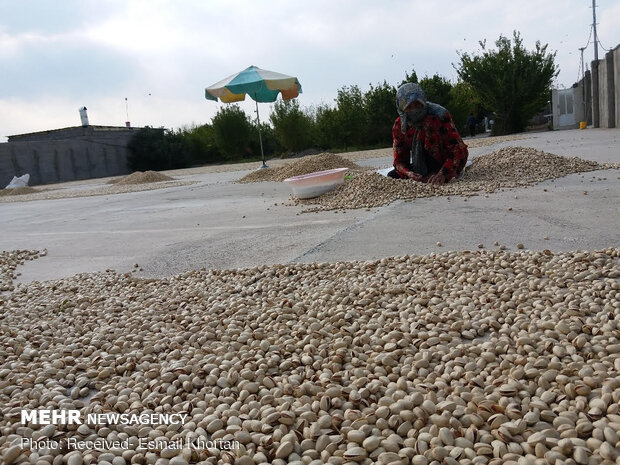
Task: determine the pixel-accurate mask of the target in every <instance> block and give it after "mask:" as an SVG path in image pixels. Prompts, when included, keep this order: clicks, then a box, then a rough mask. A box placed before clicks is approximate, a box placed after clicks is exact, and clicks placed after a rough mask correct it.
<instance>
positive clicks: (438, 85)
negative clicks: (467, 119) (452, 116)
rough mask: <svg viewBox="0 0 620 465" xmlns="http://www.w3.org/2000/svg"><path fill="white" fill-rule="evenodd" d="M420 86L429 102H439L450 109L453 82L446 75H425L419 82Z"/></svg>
mask: <svg viewBox="0 0 620 465" xmlns="http://www.w3.org/2000/svg"><path fill="white" fill-rule="evenodd" d="M419 84H420V87H421V88H422V90H423V91H424V94H425V95H426V99H427V100H428V101H429V102H433V103H437V104H439V105H441V106H442V107H445V108H447V109H448V111H449V110H450V103H451V100H450V90H451V89H452V84H451V83H450V81H448V80H447V79H446V78H445V77H443V76H440V75H439V74H434V75H433V77H428V76H426V77H424V78H422V79H421V80H420V82H419Z"/></svg>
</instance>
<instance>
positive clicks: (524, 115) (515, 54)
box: [455, 31, 559, 134]
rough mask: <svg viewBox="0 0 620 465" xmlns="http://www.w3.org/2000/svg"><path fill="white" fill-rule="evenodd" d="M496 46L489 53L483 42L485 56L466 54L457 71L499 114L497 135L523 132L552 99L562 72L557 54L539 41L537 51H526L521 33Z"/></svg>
mask: <svg viewBox="0 0 620 465" xmlns="http://www.w3.org/2000/svg"><path fill="white" fill-rule="evenodd" d="M495 45H496V47H497V50H488V49H487V48H486V43H485V42H484V41H481V42H480V46H481V48H482V51H481V54H479V55H471V56H470V55H469V54H467V53H464V54H462V55H461V56H460V58H461V61H460V64H459V67H458V68H456V67H455V68H456V70H457V72H458V74H459V77H460V78H461V79H462V80H463V81H464V82H466V83H467V84H469V85H470V86H471V87H472V89H473V90H474V92H475V93H476V94H477V95H478V97H479V99H480V102H481V103H482V104H483V105H484V106H485V107H487V108H489V109H491V110H493V111H494V112H495V118H494V120H495V123H494V125H493V133H494V134H511V133H515V132H520V131H523V130H524V128H525V126H526V124H527V122H528V120H529V119H530V118H531V117H532V116H534V114H536V112H537V111H538V110H539V109H540V108H541V107H543V106H544V105H545V103H546V102H547V100H548V98H549V93H550V92H551V83H552V81H553V79H554V78H555V77H556V76H557V74H558V72H559V70H558V68H557V67H556V65H555V56H556V54H555V52H554V53H547V45H541V44H540V42H538V41H537V42H536V48H535V50H533V51H528V50H526V49H525V47H524V46H523V40H522V39H521V35H520V34H519V33H518V32H517V31H514V33H513V39H512V41H511V40H510V39H508V38H506V37H504V36H500V38H499V39H498V40H497V41H496V42H495Z"/></svg>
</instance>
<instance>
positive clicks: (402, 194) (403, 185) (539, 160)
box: [293, 147, 618, 211]
mask: <svg viewBox="0 0 620 465" xmlns="http://www.w3.org/2000/svg"><path fill="white" fill-rule="evenodd" d="M608 168H618V165H613V164H600V163H596V162H594V161H589V160H583V159H581V158H577V157H572V158H568V157H562V156H560V155H554V154H551V153H547V152H543V151H539V150H536V149H532V148H527V147H505V148H502V149H499V150H496V151H494V152H491V153H488V154H485V155H481V156H479V157H476V158H474V159H473V160H472V165H471V166H470V167H469V168H467V169H466V170H465V174H464V176H463V177H462V178H460V179H454V180H452V181H451V182H450V183H448V184H444V185H441V186H433V185H430V184H425V183H420V182H416V181H412V180H409V179H392V178H388V177H385V176H382V175H379V174H377V173H368V172H361V173H354V177H353V179H351V180H348V181H345V183H344V185H342V186H340V187H338V188H337V189H335V190H333V191H330V192H328V193H326V194H324V195H322V196H320V197H316V198H313V199H304V200H300V199H294V201H293V202H294V203H295V204H298V205H308V206H311V208H309V209H308V210H306V211H318V210H335V209H353V208H371V207H379V206H382V205H387V204H390V203H392V202H394V201H395V200H399V199H405V200H407V199H415V198H421V197H435V196H472V195H478V194H479V193H480V192H487V193H490V192H495V191H497V190H498V189H509V188H516V187H525V186H531V185H533V184H536V183H539V182H541V181H545V180H549V179H557V178H560V177H563V176H566V175H568V174H573V173H582V172H586V171H594V170H600V169H608Z"/></svg>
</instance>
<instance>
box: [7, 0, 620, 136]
mask: <svg viewBox="0 0 620 465" xmlns="http://www.w3.org/2000/svg"><path fill="white" fill-rule="evenodd" d="M600 3H601V5H600V7H599V11H600V14H599V23H600V25H599V35H600V38H601V42H602V43H603V45H605V46H606V47H614V46H616V45H617V44H618V43H619V42H620V36H619V35H618V34H619V32H618V31H619V29H618V28H617V24H618V23H620V3H618V2H615V3H614V4H612V5H611V6H609V5H606V3H607V2H600ZM16 4H17V2H16V3H11V2H8V3H0V59H2V60H3V80H4V83H3V84H4V85H3V86H2V88H0V103H1V104H2V111H0V136H2V135H6V134H12V133H20V132H27V131H32V130H43V129H50V128H55V127H61V126H63V125H73V124H78V123H79V120H78V115H77V108H79V107H80V106H82V105H86V106H87V107H88V108H89V110H91V115H92V118H91V120H92V122H93V124H103V125H105V124H111V125H116V124H119V125H122V124H123V123H124V121H125V119H126V116H125V107H124V103H125V101H124V98H125V97H127V98H128V99H129V112H130V119H131V121H132V124H134V125H136V126H139V125H144V124H149V125H152V126H161V125H163V126H167V127H179V126H182V125H185V124H190V123H191V122H192V121H194V122H196V123H202V122H208V121H209V120H210V118H211V116H213V114H215V112H216V111H217V108H218V107H219V105H220V104H216V103H214V102H210V101H206V100H205V99H204V88H205V87H206V86H208V85H210V84H213V83H214V82H217V81H218V80H220V79H222V78H223V77H225V76H227V75H229V74H232V73H234V72H237V71H240V70H242V69H243V68H245V67H247V66H249V65H251V64H254V65H257V66H260V67H263V68H266V69H272V70H274V71H279V72H282V73H286V74H293V75H296V76H297V77H298V78H299V80H300V81H301V83H302V86H303V89H304V92H303V94H302V95H301V96H300V103H301V104H302V106H310V105H316V104H319V103H327V104H332V103H333V99H334V98H335V96H336V92H337V90H338V89H339V88H341V87H342V86H345V85H359V86H360V87H361V88H362V89H363V90H364V89H367V88H368V84H369V83H373V84H376V83H381V82H383V81H384V80H386V81H387V82H388V83H390V84H394V85H396V84H398V83H399V82H400V81H401V80H402V79H403V78H404V75H405V72H410V71H411V69H412V67H415V70H416V71H417V73H418V75H419V76H420V77H422V76H424V75H425V74H428V75H433V74H435V73H438V74H440V75H443V76H445V77H448V78H450V79H455V78H456V72H455V70H454V69H453V67H452V63H458V61H459V57H458V53H457V51H464V52H470V53H471V52H476V51H478V50H479V46H478V41H479V40H481V39H487V44H488V45H490V46H493V43H494V41H495V40H496V39H497V38H498V37H499V35H500V34H503V35H505V36H508V37H512V31H513V30H518V31H520V32H521V33H522V37H523V39H524V44H525V46H526V47H528V48H531V47H533V46H534V43H535V42H536V40H540V41H541V42H542V43H543V44H544V43H547V44H549V50H550V51H555V50H557V64H558V65H559V66H560V69H561V73H560V76H559V77H558V85H564V86H569V85H571V84H572V83H573V82H574V81H575V80H576V79H577V78H578V70H579V61H580V60H579V58H580V54H579V50H578V49H579V47H583V46H584V45H585V42H586V41H587V35H588V32H589V27H590V23H591V21H592V18H591V14H592V12H591V9H590V8H589V6H590V3H589V2H584V1H583V0H564V1H560V0H549V1H547V2H542V3H541V2H540V1H538V0H536V1H534V0H524V1H521V2H497V1H491V0H475V1H469V2H463V1H461V0H446V1H444V2H428V1H422V0H393V1H391V2H377V1H375V0H340V1H337V2H334V1H332V0H316V1H313V2H291V1H287V0H264V1H260V2H256V1H249V0H230V1H216V0H185V1H183V2H174V1H171V0H107V1H106V2H98V1H95V0H91V1H85V0H63V2H54V4H53V5H52V6H50V5H51V3H50V2H48V1H42V0H39V1H37V0H31V1H30V2H29V4H30V7H31V10H32V11H31V12H30V13H31V14H26V13H27V12H24V11H23V8H21V9H20V8H19V7H17V6H14V5H16ZM7 5H8V6H7ZM601 53H603V52H602V50H601ZM585 55H586V56H585V60H586V62H589V61H590V60H591V59H592V46H590V48H589V49H588V50H586V53H585ZM149 94H150V95H149ZM242 108H244V109H245V110H246V112H247V113H248V114H250V113H251V112H252V111H253V110H254V105H253V102H251V101H248V102H245V103H243V104H242ZM268 108H269V106H268V105H261V115H263V114H265V115H267V114H268V112H269V111H268Z"/></svg>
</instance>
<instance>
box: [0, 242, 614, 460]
mask: <svg viewBox="0 0 620 465" xmlns="http://www.w3.org/2000/svg"><path fill="white" fill-rule="evenodd" d="M36 255H37V252H35V251H32V252H29V255H28V256H31V257H32V256H36ZM19 257H23V252H16V253H8V254H7V253H5V254H3V255H1V256H0V269H2V270H3V274H4V276H8V275H10V273H11V272H12V270H14V265H15V263H16V260H17V261H19V260H20V258H19ZM619 277H620V249H618V248H609V249H605V250H599V251H593V252H585V251H575V252H563V253H553V252H551V251H549V250H544V251H540V252H532V251H524V250H521V251H518V252H515V253H509V252H506V251H495V252H489V251H475V252H469V251H463V252H445V253H441V254H434V253H433V254H429V255H424V256H404V257H396V258H385V259H381V260H376V261H366V262H338V263H310V264H291V265H271V266H257V267H253V268H246V269H234V270H203V271H190V272H187V273H185V274H181V275H177V276H173V277H170V278H166V279H139V278H136V277H132V276H131V275H130V274H129V273H127V274H118V273H115V272H114V271H111V270H110V271H106V272H103V273H96V274H82V275H77V276H75V277H72V278H68V279H63V280H57V281H49V282H33V283H30V284H28V285H23V284H19V285H17V286H16V287H15V289H13V290H12V291H10V292H5V293H3V294H0V309H1V310H0V354H2V355H1V356H0V458H1V460H2V463H4V464H7V465H10V464H14V463H30V464H34V465H46V464H56V465H60V464H69V465H80V464H83V463H86V464H89V463H90V464H96V463H98V464H102V465H123V464H130V463H135V464H161V465H165V464H169V465H185V464H188V463H203V464H220V463H234V464H241V465H252V464H269V463H270V464H275V465H284V464H286V463H293V464H297V465H300V464H303V465H319V464H321V463H329V464H335V465H345V464H350V465H354V464H361V465H371V464H374V463H376V464H386V465H387V464H402V465H405V464H415V465H430V464H433V465H435V464H446V465H456V464H463V465H472V464H479V465H483V464H493V465H495V464H497V465H499V464H521V465H536V464H547V463H548V464H581V465H586V464H587V465H590V464H613V463H618V456H619V452H620V299H619V297H620V292H619V291H620V282H619V279H618V278H619ZM44 408H47V409H68V410H73V409H77V410H79V411H80V412H81V414H82V415H83V416H85V415H86V414H88V413H105V412H117V413H127V414H141V413H161V414H172V413H176V414H180V415H181V414H182V415H187V418H186V421H185V422H184V423H183V424H170V425H152V426H136V425H122V424H110V425H85V424H82V425H48V426H42V425H34V424H32V423H28V424H22V423H21V422H20V412H21V411H22V410H23V409H44ZM24 438H30V439H33V440H41V439H50V440H55V441H58V442H59V443H61V444H62V441H63V440H64V441H66V440H67V439H68V438H79V439H82V440H96V439H106V440H109V441H113V440H122V441H126V442H127V444H128V446H127V447H122V448H111V449H97V448H92V449H75V450H72V449H70V448H67V447H64V448H63V447H60V448H52V447H41V448H34V449H33V448H28V447H26V448H22V446H21V445H20V444H22V443H23V442H22V441H23V440H24ZM200 438H202V439H203V440H208V441H212V443H217V444H223V443H224V442H225V441H227V442H228V443H229V444H232V445H233V446H232V447H231V448H230V449H227V448H225V447H197V448H193V447H183V448H181V447H180V448H176V447H174V444H176V443H177V441H178V440H179V439H190V440H198V439H200ZM142 439H149V440H153V441H155V440H157V444H160V445H159V446H154V447H149V448H144V449H141V448H139V447H138V445H139V443H140V440H142ZM217 441H219V442H217Z"/></svg>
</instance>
